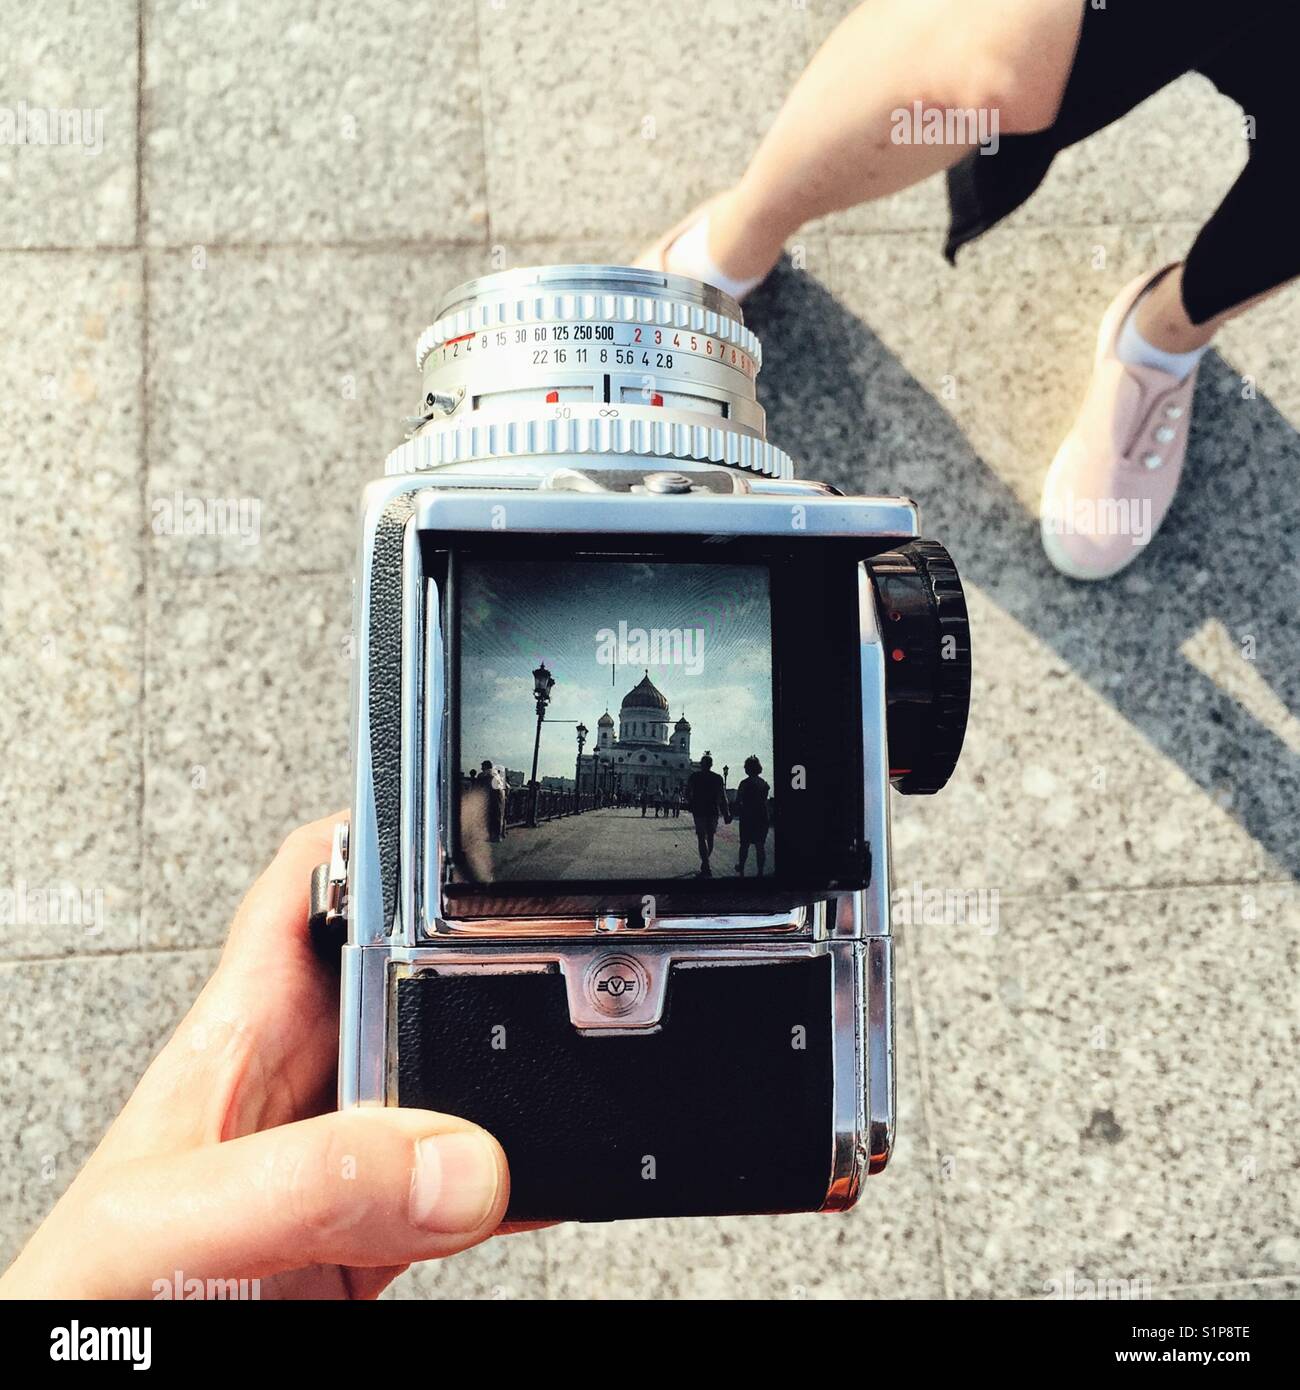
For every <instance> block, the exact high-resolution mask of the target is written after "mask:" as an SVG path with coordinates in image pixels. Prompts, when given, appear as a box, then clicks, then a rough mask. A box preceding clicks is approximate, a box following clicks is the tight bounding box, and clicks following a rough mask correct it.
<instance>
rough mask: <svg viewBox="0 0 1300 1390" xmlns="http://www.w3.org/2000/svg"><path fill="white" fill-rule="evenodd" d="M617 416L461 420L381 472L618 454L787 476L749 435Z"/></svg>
mask: <svg viewBox="0 0 1300 1390" xmlns="http://www.w3.org/2000/svg"><path fill="white" fill-rule="evenodd" d="M648 414H649V412H643V413H642V414H641V415H640V416H639V417H638V418H630V417H627V416H624V417H622V418H619V419H602V418H600V416H599V415H598V414H597V413H596V411H595V410H594V409H589V410H588V411H581V410H578V409H575V411H574V412H573V414H572V415H571V416H570V417H569V418H567V419H550V418H545V417H543V418H537V417H533V416H529V417H523V418H520V419H514V420H501V419H495V420H494V419H489V418H476V417H474V416H469V417H467V418H466V419H465V420H464V421H463V422H462V423H458V424H452V423H448V424H443V425H433V426H431V427H429V428H426V429H424V430H422V431H421V432H420V433H419V434H418V435H416V436H415V437H414V438H413V439H410V440H408V441H407V442H406V443H405V444H403V445H401V446H400V447H398V448H397V449H394V450H393V452H392V453H391V454H389V456H388V459H387V461H386V463H385V465H384V471H385V473H389V474H394V473H415V472H423V471H425V470H426V469H430V468H441V467H443V466H444V465H446V464H451V463H471V462H475V461H479V460H482V461H490V460H505V459H512V458H525V457H530V456H539V455H541V456H547V455H549V456H557V455H562V454H564V455H567V454H625V455H635V456H640V457H650V458H656V459H683V460H685V459H693V460H696V461H698V462H701V463H723V464H727V465H729V466H730V467H732V468H742V469H744V470H745V471H747V472H751V473H758V474H761V475H762V476H764V477H767V478H790V477H793V476H794V465H793V464H792V463H791V461H790V457H789V455H788V454H786V453H783V452H782V450H780V449H778V448H776V446H775V445H772V444H769V443H768V442H767V441H766V440H764V439H759V438H757V437H755V436H754V435H751V434H741V433H740V432H739V431H737V430H730V429H724V428H715V427H711V426H708V425H701V424H695V423H691V422H688V421H686V420H673V419H650V418H647V416H648Z"/></svg>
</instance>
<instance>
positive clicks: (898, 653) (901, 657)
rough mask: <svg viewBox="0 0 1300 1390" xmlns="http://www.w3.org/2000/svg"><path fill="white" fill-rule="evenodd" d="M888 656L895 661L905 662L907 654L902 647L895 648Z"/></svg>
mask: <svg viewBox="0 0 1300 1390" xmlns="http://www.w3.org/2000/svg"><path fill="white" fill-rule="evenodd" d="M889 655H890V656H891V657H893V659H894V660H895V661H906V660H907V653H906V652H905V651H904V650H903V649H902V647H895V648H894V650H893V651H892V652H890V653H889Z"/></svg>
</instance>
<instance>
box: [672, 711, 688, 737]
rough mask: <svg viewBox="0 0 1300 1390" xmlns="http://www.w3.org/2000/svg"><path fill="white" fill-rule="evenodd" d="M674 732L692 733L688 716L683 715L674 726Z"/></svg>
mask: <svg viewBox="0 0 1300 1390" xmlns="http://www.w3.org/2000/svg"><path fill="white" fill-rule="evenodd" d="M673 730H674V732H676V733H679V734H689V733H690V731H691V726H690V725H689V724H688V723H687V722H686V716H685V715H682V717H681V718H680V719H679V720H678V721H677V723H676V724H674V725H673Z"/></svg>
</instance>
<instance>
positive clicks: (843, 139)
mask: <svg viewBox="0 0 1300 1390" xmlns="http://www.w3.org/2000/svg"><path fill="white" fill-rule="evenodd" d="M1082 18H1083V3H1082V0H867V3H865V4H863V5H861V6H859V8H858V9H856V10H854V11H853V13H852V14H850V15H848V16H847V17H846V18H845V19H844V21H843V22H842V23H841V24H840V25H839V26H838V28H837V29H836V30H835V31H834V33H833V34H831V36H830V38H828V39H827V41H826V43H825V44H823V46H822V48H821V49H820V50H819V52H818V53H817V54H816V56H815V57H814V58H813V60H812V62H811V63H809V65H808V67H807V68H806V69H805V71H804V72H803V74H802V76H801V77H800V78H799V80H798V82H797V83H796V84H795V86H794V88H793V89H792V90H791V92H790V95H789V96H788V97H787V98H786V102H785V105H784V106H783V107H782V109H781V111H780V112H779V114H778V115H777V117H776V120H775V121H774V122H773V124H772V126H771V128H770V129H769V130H768V132H767V135H766V136H765V137H764V139H763V141H762V143H761V144H760V146H759V148H758V151H757V152H756V153H755V155H754V158H753V160H752V161H751V162H750V165H749V168H748V169H747V170H746V171H745V174H744V176H743V177H742V178H741V180H740V182H739V183H738V184H737V185H736V186H735V187H734V188H732V189H729V190H727V191H726V192H725V193H723V194H722V195H721V196H720V197H719V198H718V199H717V200H716V201H715V202H714V203H713V204H712V205H711V207H710V210H709V226H708V242H707V245H708V252H709V254H710V256H711V258H712V259H713V261H714V263H715V264H716V265H717V266H718V267H719V268H720V269H721V270H723V271H724V272H725V273H726V274H727V275H728V276H730V277H731V278H733V279H736V280H742V279H750V278H753V277H755V276H761V275H764V274H766V273H767V272H768V271H769V270H771V268H772V266H773V265H774V264H775V263H776V260H777V258H778V257H779V255H780V253H781V248H782V246H783V245H784V244H785V242H786V240H787V238H788V237H790V236H791V235H792V234H793V233H794V232H795V231H797V230H798V229H799V228H800V227H801V226H803V225H804V224H805V223H806V222H808V221H810V220H812V219H813V218H815V217H820V216H823V215H824V214H826V213H829V212H835V211H838V210H839V209H841V208H847V207H852V206H855V205H856V204H858V203H865V202H869V201H871V200H873V199H876V198H883V197H886V196H888V195H889V194H891V193H897V192H899V191H900V190H901V189H904V188H907V187H909V186H910V185H911V184H914V183H918V182H919V181H920V180H922V179H924V178H928V177H929V176H930V175H931V174H935V173H938V172H940V171H941V170H943V169H946V168H948V167H949V166H950V165H952V164H955V163H956V162H957V161H958V160H959V159H960V158H961V157H962V156H963V155H964V154H965V153H966V152H967V150H968V149H970V148H971V146H972V144H973V143H974V141H971V142H968V143H955V144H923V143H915V142H914V143H895V141H894V139H893V138H892V135H893V132H894V129H895V128H896V120H895V113H896V112H899V111H902V110H906V111H909V112H910V111H912V110H913V109H914V107H913V103H915V102H920V103H921V104H922V109H923V110H943V111H948V110H963V111H981V110H982V111H989V112H993V111H996V112H997V120H998V126H997V130H998V133H999V134H1016V133H1023V132H1026V131H1031V130H1042V129H1045V128H1046V127H1048V126H1050V125H1051V123H1052V121H1053V120H1054V119H1055V117H1056V112H1057V110H1058V108H1059V106H1060V101H1061V96H1062V93H1063V92H1064V90H1065V83H1066V80H1067V78H1068V77H1069V73H1070V68H1071V66H1072V64H1073V61H1074V51H1075V46H1076V44H1077V41H1078V35H1079V28H1080V25H1081V23H1082Z"/></svg>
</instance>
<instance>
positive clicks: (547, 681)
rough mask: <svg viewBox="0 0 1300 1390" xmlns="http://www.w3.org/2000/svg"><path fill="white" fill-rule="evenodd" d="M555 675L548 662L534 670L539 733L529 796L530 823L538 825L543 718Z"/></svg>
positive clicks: (536, 739)
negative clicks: (539, 756) (538, 776)
mask: <svg viewBox="0 0 1300 1390" xmlns="http://www.w3.org/2000/svg"><path fill="white" fill-rule="evenodd" d="M554 686H555V677H554V676H553V675H551V673H550V672H549V671H548V670H547V669H546V663H545V662H544V661H543V662H542V664H541V665H540V666H539V667H538V668H537V670H535V671H534V672H533V699H535V700H536V701H537V733H536V734H535V735H534V737H533V775H532V778H531V784H532V785H531V794H530V796H529V798H528V824H529V826H530V827H531V828H533V829H536V827H537V755H538V754H539V753H540V752H541V749H542V720H543V719H544V718H545V717H546V706H547V705H549V704H550V703H551V690H552V689H553V688H554Z"/></svg>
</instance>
